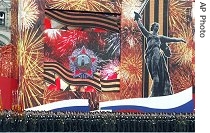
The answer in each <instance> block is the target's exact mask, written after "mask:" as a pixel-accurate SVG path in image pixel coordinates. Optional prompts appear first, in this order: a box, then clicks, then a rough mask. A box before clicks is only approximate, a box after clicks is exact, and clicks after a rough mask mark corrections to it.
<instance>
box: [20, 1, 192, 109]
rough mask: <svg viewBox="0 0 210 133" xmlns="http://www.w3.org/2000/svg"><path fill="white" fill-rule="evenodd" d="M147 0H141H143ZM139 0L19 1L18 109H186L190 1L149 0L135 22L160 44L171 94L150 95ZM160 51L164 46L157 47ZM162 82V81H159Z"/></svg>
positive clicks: (189, 89) (189, 74) (189, 90)
mask: <svg viewBox="0 0 210 133" xmlns="http://www.w3.org/2000/svg"><path fill="white" fill-rule="evenodd" d="M147 1H148V0H147ZM143 3H144V0H115V1H105V0H104V1H101V0H91V1H88V0H85V1H84V0H82V1H81V0H78V1H73V0H72V1H71V0H69V1H66V2H64V1H60V0H46V1H43V0H19V5H18V6H19V12H18V13H19V33H20V35H19V38H20V39H19V41H18V42H19V43H18V49H19V50H18V52H19V53H18V57H19V71H20V72H19V81H20V82H19V88H18V89H19V93H20V95H19V99H20V100H21V102H22V103H23V105H24V108H25V109H26V110H56V111H58V110H63V111H64V110H71V111H72V110H73V111H94V110H109V111H138V112H193V111H194V89H195V88H194V51H195V49H194V16H193V12H192V8H193V4H194V2H193V1H189V0H186V1H183V0H149V1H148V2H147V3H146V5H145V7H144V10H143V12H142V13H141V15H142V17H141V18H142V23H143V25H144V26H145V28H146V29H147V30H148V31H150V26H151V24H152V23H154V22H158V23H159V27H160V30H159V34H160V35H165V36H168V37H176V38H183V39H184V40H185V41H186V43H183V42H178V43H170V44H166V46H167V48H168V49H169V50H170V51H171V56H170V57H169V58H168V57H166V56H164V60H165V64H166V68H167V69H166V71H167V72H168V73H169V75H170V80H169V81H170V83H171V86H172V87H171V88H172V91H173V94H172V95H160V96H156V97H150V94H151V88H152V78H151V76H150V74H149V72H148V70H147V66H146V65H145V63H146V61H145V53H146V52H147V44H146V41H147V40H146V39H145V38H144V36H143V35H142V33H141V31H140V29H139V27H138V25H137V23H136V21H135V20H134V11H135V12H137V13H138V12H140V10H141V8H142V5H143ZM162 54H164V53H162ZM160 89H163V88H160Z"/></svg>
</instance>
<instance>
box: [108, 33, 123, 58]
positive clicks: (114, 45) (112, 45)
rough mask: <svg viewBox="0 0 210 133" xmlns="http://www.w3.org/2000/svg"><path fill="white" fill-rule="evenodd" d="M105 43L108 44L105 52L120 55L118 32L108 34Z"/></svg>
mask: <svg viewBox="0 0 210 133" xmlns="http://www.w3.org/2000/svg"><path fill="white" fill-rule="evenodd" d="M105 41H106V43H107V44H108V45H109V47H108V48H107V52H109V53H111V55H116V56H119V55H120V34H119V33H113V34H111V35H109V36H108V37H107V38H106V39H105Z"/></svg>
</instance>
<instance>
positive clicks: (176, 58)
mask: <svg viewBox="0 0 210 133" xmlns="http://www.w3.org/2000/svg"><path fill="white" fill-rule="evenodd" d="M175 36H179V37H182V38H184V39H185V40H186V44H185V43H178V44H172V45H171V49H172V53H173V56H172V57H171V59H170V61H172V63H175V64H179V65H187V66H191V65H192V60H193V57H194V56H195V49H194V36H193V30H192V28H190V27H187V26H184V25H183V26H182V27H180V28H179V33H177V35H175Z"/></svg>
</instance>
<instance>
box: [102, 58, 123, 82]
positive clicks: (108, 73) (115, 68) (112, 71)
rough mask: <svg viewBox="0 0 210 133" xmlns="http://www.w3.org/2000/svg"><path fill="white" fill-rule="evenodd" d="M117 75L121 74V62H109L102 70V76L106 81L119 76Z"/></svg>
mask: <svg viewBox="0 0 210 133" xmlns="http://www.w3.org/2000/svg"><path fill="white" fill-rule="evenodd" d="M117 73H119V60H113V61H111V62H109V63H108V64H106V65H105V66H104V67H103V70H101V75H102V77H103V78H104V79H108V78H109V77H112V76H114V75H116V76H117Z"/></svg>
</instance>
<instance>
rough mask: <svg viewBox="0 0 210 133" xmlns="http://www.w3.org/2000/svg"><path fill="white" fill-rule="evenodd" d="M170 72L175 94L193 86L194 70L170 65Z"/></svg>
mask: <svg viewBox="0 0 210 133" xmlns="http://www.w3.org/2000/svg"><path fill="white" fill-rule="evenodd" d="M169 70H170V77H171V82H172V86H173V90H174V93H178V92H181V91H183V90H185V89H186V88H189V87H191V86H192V84H193V79H194V76H193V71H192V68H189V67H186V66H179V65H176V66H175V65H172V64H170V66H169Z"/></svg>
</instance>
